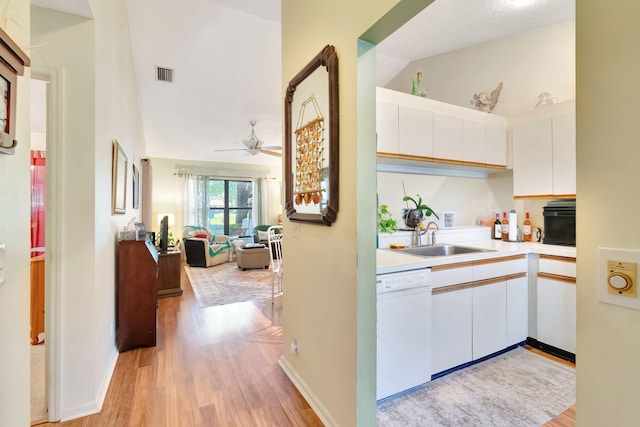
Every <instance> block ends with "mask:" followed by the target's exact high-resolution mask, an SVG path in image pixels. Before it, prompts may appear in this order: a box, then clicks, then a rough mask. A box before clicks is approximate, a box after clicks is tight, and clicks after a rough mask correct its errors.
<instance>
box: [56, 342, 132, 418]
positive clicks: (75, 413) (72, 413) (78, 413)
mask: <svg viewBox="0 0 640 427" xmlns="http://www.w3.org/2000/svg"><path fill="white" fill-rule="evenodd" d="M119 354H120V353H118V351H117V350H116V348H115V347H114V348H113V351H112V353H111V358H110V361H109V366H108V367H107V370H106V372H105V375H104V377H103V378H102V382H101V383H100V388H99V389H98V390H97V391H98V393H96V398H95V400H94V401H93V402H90V403H87V404H86V405H80V406H76V407H74V408H69V409H63V410H62V411H61V418H60V422H65V421H70V420H75V419H76V418H82V417H86V416H89V415H93V414H97V413H99V412H100V411H102V405H104V400H105V399H106V397H107V391H108V390H109V384H110V383H111V378H112V377H113V373H114V372H115V370H116V363H117V362H118V356H119Z"/></svg>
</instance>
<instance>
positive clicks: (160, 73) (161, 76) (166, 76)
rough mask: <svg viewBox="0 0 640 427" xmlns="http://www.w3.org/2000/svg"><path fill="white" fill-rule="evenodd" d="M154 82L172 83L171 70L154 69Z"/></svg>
mask: <svg viewBox="0 0 640 427" xmlns="http://www.w3.org/2000/svg"><path fill="white" fill-rule="evenodd" d="M156 80H158V81H161V82H169V83H173V69H172V68H163V67H156Z"/></svg>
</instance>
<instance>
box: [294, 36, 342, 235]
mask: <svg viewBox="0 0 640 427" xmlns="http://www.w3.org/2000/svg"><path fill="white" fill-rule="evenodd" d="M294 112H295V113H296V116H295V117H296V122H295V123H294V121H293V119H294V117H293V116H292V115H293V113H294ZM327 114H328V115H327ZM339 117H340V116H339V111H338V56H337V54H336V51H335V48H334V47H333V46H331V45H327V46H325V47H324V48H323V49H322V51H320V53H318V54H317V55H316V56H315V57H314V58H313V59H312V60H311V62H309V63H308V64H307V65H306V66H305V67H304V68H303V69H302V70H301V71H300V72H299V73H298V74H297V75H296V76H295V77H294V78H293V79H292V80H291V81H290V82H289V86H288V87H287V93H286V96H285V121H284V123H285V145H284V156H285V180H284V185H285V211H286V213H287V217H288V218H289V220H291V221H301V222H311V223H320V224H324V225H327V226H330V225H331V224H332V223H333V222H334V221H335V220H336V217H337V215H338V190H339V186H338V184H339V179H338V172H339V171H338V168H339ZM327 128H328V133H327V132H326V130H327Z"/></svg>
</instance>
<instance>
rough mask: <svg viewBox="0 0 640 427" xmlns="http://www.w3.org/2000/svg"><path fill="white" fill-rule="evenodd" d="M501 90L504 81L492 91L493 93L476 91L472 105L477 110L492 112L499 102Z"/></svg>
mask: <svg viewBox="0 0 640 427" xmlns="http://www.w3.org/2000/svg"><path fill="white" fill-rule="evenodd" d="M501 90H502V82H500V84H499V85H498V87H497V88H495V89H494V90H493V92H491V95H487V93H486V92H480V93H476V94H475V95H473V99H472V100H471V105H473V106H474V107H475V108H476V109H477V110H480V111H484V112H485V113H490V112H492V111H493V109H494V107H495V106H496V104H497V103H498V97H500V91H501Z"/></svg>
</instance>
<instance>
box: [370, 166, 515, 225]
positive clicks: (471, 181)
mask: <svg viewBox="0 0 640 427" xmlns="http://www.w3.org/2000/svg"><path fill="white" fill-rule="evenodd" d="M403 183H404V188H405V189H406V191H407V195H408V196H411V197H413V198H416V195H417V194H419V195H420V196H421V197H422V200H423V202H424V203H426V204H427V206H429V207H430V208H431V209H433V210H434V211H436V213H437V212H442V211H446V212H455V213H456V227H469V226H474V225H476V219H477V218H478V217H482V216H484V215H486V214H487V213H488V214H489V216H491V217H493V220H495V214H496V212H499V213H500V217H501V218H502V212H505V211H509V210H511V209H514V208H516V202H515V200H513V181H512V175H511V174H510V173H503V174H502V175H500V176H499V177H495V178H487V179H477V178H463V177H446V176H430V175H410V174H400V173H389V172H378V202H379V204H385V205H387V206H388V207H389V211H390V212H391V213H392V215H393V217H394V219H395V220H397V221H398V226H400V227H404V225H403V223H402V220H401V219H400V218H401V210H402V209H403V208H406V207H407V205H406V203H405V202H403V201H402V197H403V196H404V193H403ZM432 219H435V218H433V217H432V218H428V219H426V220H425V223H426V222H427V221H430V220H432ZM493 220H492V223H493Z"/></svg>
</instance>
